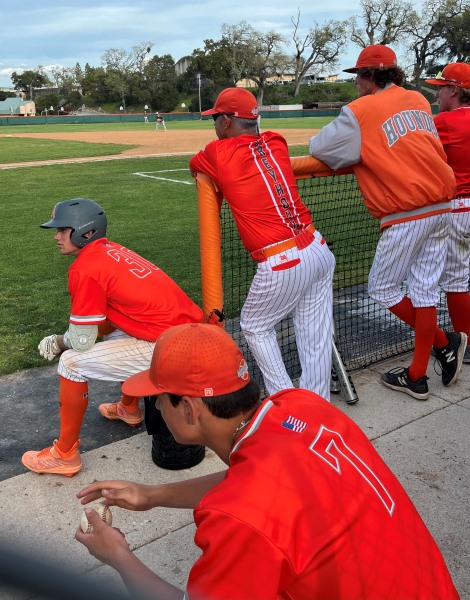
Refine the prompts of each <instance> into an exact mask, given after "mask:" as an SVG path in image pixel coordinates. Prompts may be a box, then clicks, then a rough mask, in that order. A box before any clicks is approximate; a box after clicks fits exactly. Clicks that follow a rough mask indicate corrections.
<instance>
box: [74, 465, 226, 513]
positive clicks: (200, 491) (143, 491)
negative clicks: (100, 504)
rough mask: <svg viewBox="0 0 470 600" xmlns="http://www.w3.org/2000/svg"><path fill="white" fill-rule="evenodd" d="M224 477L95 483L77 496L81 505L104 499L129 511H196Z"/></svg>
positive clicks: (219, 474) (221, 474)
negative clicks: (162, 509)
mask: <svg viewBox="0 0 470 600" xmlns="http://www.w3.org/2000/svg"><path fill="white" fill-rule="evenodd" d="M224 477H225V471H218V472H216V473H211V474H210V475H204V476H202V477H195V478H194V479H187V480H185V481H176V482H174V483H163V484H160V485H144V484H140V483H133V482H131V481H120V480H115V481H95V482H94V483H92V484H90V485H88V486H86V487H84V488H83V489H82V490H80V491H79V492H78V493H77V498H79V499H80V500H81V503H82V504H88V503H89V502H93V501H95V500H97V499H104V504H107V505H108V506H119V507H121V508H126V509H128V510H150V509H151V508H155V507H157V506H160V507H164V508H195V507H196V506H197V505H198V504H199V502H200V501H201V499H202V497H203V496H204V495H205V494H206V493H207V492H208V491H209V490H210V489H212V488H213V487H214V486H215V485H217V484H218V483H220V482H221V481H222V480H223V479H224Z"/></svg>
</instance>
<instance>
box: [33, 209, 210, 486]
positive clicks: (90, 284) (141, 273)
mask: <svg viewBox="0 0 470 600" xmlns="http://www.w3.org/2000/svg"><path fill="white" fill-rule="evenodd" d="M41 227H43V228H46V229H51V228H52V229H57V233H56V234H55V236H54V239H55V241H56V242H57V246H58V249H59V252H60V253H61V254H62V255H64V256H71V257H74V261H73V263H72V265H71V266H70V268H69V272H68V289H69V293H70V296H71V310H70V322H69V326H68V329H67V331H66V332H65V333H64V334H63V335H49V336H47V337H45V338H44V339H43V340H42V341H41V342H40V344H39V352H40V354H41V356H43V357H44V358H46V359H47V360H53V359H54V358H56V357H59V356H60V359H59V366H58V369H57V372H58V374H59V378H60V391H59V406H60V435H59V438H58V440H55V441H54V443H53V445H52V446H50V447H48V448H45V449H44V450H41V451H39V452H36V451H30V452H26V453H25V454H24V455H23V458H22V462H23V464H24V466H25V467H27V468H28V469H30V470H31V471H34V472H36V473H56V474H60V475H67V476H71V475H74V474H75V473H77V472H78V471H80V469H81V468H82V461H81V458H80V452H79V449H78V447H79V443H80V442H79V435H80V429H81V425H82V421H83V416H84V414H85V411H86V409H87V405H88V379H100V380H105V381H120V382H122V381H124V380H125V379H127V378H128V377H129V376H130V375H133V374H134V373H138V372H139V371H142V369H146V368H148V366H149V365H150V360H151V358H152V352H153V348H154V346H155V341H156V339H157V338H158V336H159V335H160V334H161V333H162V332H163V331H165V329H167V328H168V327H170V326H171V325H179V324H181V323H190V322H197V321H202V311H201V309H200V308H199V307H198V306H196V305H195V304H194V302H192V300H190V298H188V296H187V295H186V294H185V293H184V292H183V290H181V288H179V287H178V286H177V285H176V283H175V282H174V281H173V280H172V279H171V278H170V277H168V275H166V274H165V273H164V272H163V271H162V270H161V269H159V268H158V267H157V266H155V265H154V264H152V263H151V262H150V261H148V260H146V259H145V258H142V257H141V256H139V255H138V254H136V253H135V252H132V251H131V250H128V249H127V248H125V247H124V246H121V245H120V244H117V243H115V242H111V241H109V240H108V239H107V238H106V227H107V219H106V214H105V212H104V210H103V209H102V208H101V206H100V205H99V204H97V203H96V202H93V201H92V200H88V199H87V198H74V199H72V200H64V201H63V202H59V203H58V204H56V206H55V208H54V211H53V214H52V219H51V220H50V221H48V222H47V223H43V224H42V225H41ZM102 333H107V334H108V335H105V339H104V341H101V342H98V343H95V342H96V341H97V337H98V336H99V335H101V334H102ZM99 411H100V413H101V414H102V415H103V416H104V417H106V418H107V419H110V420H120V421H124V423H127V424H128V425H131V426H134V425H139V424H140V423H141V422H142V421H143V419H144V417H143V415H142V411H141V409H140V407H139V398H138V397H134V396H127V395H126V394H123V395H122V397H121V400H120V401H119V402H115V403H108V404H101V405H100V406H99Z"/></svg>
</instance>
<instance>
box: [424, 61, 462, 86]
mask: <svg viewBox="0 0 470 600" xmlns="http://www.w3.org/2000/svg"><path fill="white" fill-rule="evenodd" d="M425 81H426V83H430V84H431V85H454V86H455V87H461V88H465V89H470V65H467V63H460V62H456V63H450V64H448V65H447V66H446V67H444V70H443V71H442V73H438V74H437V75H436V77H435V78H434V79H425Z"/></svg>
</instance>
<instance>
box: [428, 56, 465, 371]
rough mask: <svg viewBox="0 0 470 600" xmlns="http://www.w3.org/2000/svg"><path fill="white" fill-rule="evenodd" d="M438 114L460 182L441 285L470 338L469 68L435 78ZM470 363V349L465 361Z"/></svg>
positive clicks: (450, 69) (456, 67)
mask: <svg viewBox="0 0 470 600" xmlns="http://www.w3.org/2000/svg"><path fill="white" fill-rule="evenodd" d="M426 83H429V84H431V85H436V86H438V88H437V92H436V98H437V101H438V103H439V114H438V115H436V116H435V117H434V123H435V124H436V128H437V131H438V133H439V137H440V139H441V142H442V144H443V146H444V150H445V153H446V155H447V162H448V163H449V165H450V166H451V167H452V169H453V171H454V174H455V179H456V182H457V194H456V196H455V198H454V200H453V201H452V216H451V221H450V224H451V228H450V235H449V242H448V247H447V260H446V264H445V267H444V272H443V274H442V276H441V279H440V281H439V285H440V286H441V287H442V289H443V290H444V291H445V292H446V295H447V306H448V308H449V315H450V319H451V321H452V325H453V327H454V330H455V331H464V332H465V333H466V334H467V344H468V338H470V295H469V293H468V280H469V269H470V65H467V64H466V63H451V64H449V65H447V66H446V67H445V69H444V70H443V71H442V73H441V74H439V75H438V76H437V77H436V78H435V79H426ZM463 362H464V363H470V346H468V345H467V348H466V350H465V355H464V359H463Z"/></svg>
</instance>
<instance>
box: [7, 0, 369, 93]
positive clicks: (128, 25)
mask: <svg viewBox="0 0 470 600" xmlns="http://www.w3.org/2000/svg"><path fill="white" fill-rule="evenodd" d="M298 8H299V9H300V11H301V19H300V26H301V32H303V33H307V31H308V29H309V27H310V26H311V25H312V24H313V23H314V22H315V21H316V22H319V23H323V22H324V21H326V20H328V19H340V20H342V19H346V18H348V17H351V16H352V15H354V14H358V15H359V14H360V4H359V0H323V1H322V0H319V1H317V2H314V1H313V2H312V1H311V0H310V1H306V0H300V1H298V2H296V3H291V2H289V0H269V1H268V2H253V0H237V1H236V2H231V1H225V2H221V1H220V0H218V1H217V2H216V1H214V0H209V1H205V2H199V1H195V2H183V1H181V0H169V1H168V2H167V3H163V2H161V0H160V2H155V0H153V1H151V0H126V1H124V0H112V1H111V0H110V1H106V2H99V1H98V2H93V1H92V0H77V1H76V2H67V3H65V2H64V3H63V2H62V1H61V0H59V1H54V0H51V1H49V2H48V1H47V0H45V1H44V0H43V1H41V2H31V3H26V2H17V1H15V0H13V1H7V0H4V1H3V2H2V8H1V9H0V40H1V42H0V87H3V86H10V85H11V80H10V74H11V73H12V72H13V71H16V72H21V71H23V70H26V69H36V68H37V66H38V65H41V66H43V67H48V66H51V65H62V66H64V67H73V66H75V64H76V63H77V62H78V63H80V65H81V66H82V67H84V66H85V64H86V63H88V64H90V65H91V66H92V67H99V66H100V65H101V56H102V55H103V53H104V52H105V51H106V50H108V49H109V48H116V49H123V50H126V51H128V52H130V51H131V50H132V47H133V46H136V45H138V44H140V43H144V42H153V43H154V44H155V45H154V47H153V49H152V53H151V55H155V54H157V55H159V56H161V55H163V54H171V55H172V56H173V58H174V59H175V60H178V59H180V58H182V57H183V56H186V55H188V54H191V53H192V51H193V50H194V49H195V48H203V47H204V40H205V39H210V38H211V39H216V40H217V39H220V37H221V26H222V24H224V23H225V24H228V25H236V24H238V23H240V21H242V20H245V21H246V22H247V23H249V24H250V25H252V26H253V27H254V28H255V29H257V30H260V31H269V30H275V31H277V32H279V33H282V34H284V35H285V36H286V37H287V38H288V39H289V40H291V38H292V23H291V18H292V17H296V15H297V9H298ZM285 50H286V51H287V52H289V50H290V51H292V47H290V48H288V47H286V48H285ZM357 54H358V48H357V47H355V46H351V47H348V50H347V51H346V52H345V53H344V56H343V57H342V59H341V66H342V67H344V68H346V67H349V66H351V65H352V64H354V63H355V58H356V55H357Z"/></svg>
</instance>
